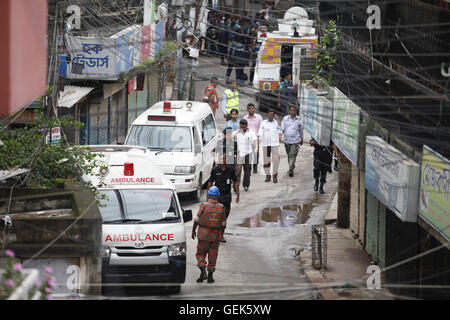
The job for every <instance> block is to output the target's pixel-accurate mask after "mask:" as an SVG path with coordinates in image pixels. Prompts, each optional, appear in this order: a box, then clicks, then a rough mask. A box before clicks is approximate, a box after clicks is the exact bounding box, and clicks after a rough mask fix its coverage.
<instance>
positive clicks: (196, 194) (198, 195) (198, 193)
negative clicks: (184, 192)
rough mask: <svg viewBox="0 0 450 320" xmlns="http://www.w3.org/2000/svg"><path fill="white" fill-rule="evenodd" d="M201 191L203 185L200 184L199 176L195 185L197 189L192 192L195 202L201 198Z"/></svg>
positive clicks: (200, 177) (200, 178)
mask: <svg viewBox="0 0 450 320" xmlns="http://www.w3.org/2000/svg"><path fill="white" fill-rule="evenodd" d="M202 190H203V184H202V175H201V174H200V176H199V178H198V185H197V189H196V190H195V191H194V192H192V198H193V199H194V200H195V201H197V202H198V201H200V199H201V197H202Z"/></svg>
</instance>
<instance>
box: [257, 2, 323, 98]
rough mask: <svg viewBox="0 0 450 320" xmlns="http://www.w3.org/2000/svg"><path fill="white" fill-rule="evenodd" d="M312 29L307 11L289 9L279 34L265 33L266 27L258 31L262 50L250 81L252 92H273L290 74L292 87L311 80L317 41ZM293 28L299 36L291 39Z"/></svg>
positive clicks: (280, 24)
mask: <svg viewBox="0 0 450 320" xmlns="http://www.w3.org/2000/svg"><path fill="white" fill-rule="evenodd" d="M312 25H313V21H312V20H308V13H307V12H306V10H304V9H303V8H300V7H292V8H291V9H289V10H288V11H286V13H285V15H284V19H278V30H275V31H272V32H268V31H267V28H266V27H265V26H261V27H260V30H259V32H258V42H261V47H260V49H259V52H258V57H257V60H256V66H255V76H254V78H253V86H254V87H255V88H257V89H259V90H260V91H266V92H270V91H275V90H277V89H278V86H279V84H280V81H282V77H283V76H284V75H285V74H287V73H290V74H292V81H293V83H294V85H299V82H300V81H301V80H309V79H311V78H312V73H313V70H314V67H315V62H316V51H317V40H318V38H317V35H316V34H315V33H316V31H315V29H314V28H312ZM294 28H296V31H297V32H298V35H294Z"/></svg>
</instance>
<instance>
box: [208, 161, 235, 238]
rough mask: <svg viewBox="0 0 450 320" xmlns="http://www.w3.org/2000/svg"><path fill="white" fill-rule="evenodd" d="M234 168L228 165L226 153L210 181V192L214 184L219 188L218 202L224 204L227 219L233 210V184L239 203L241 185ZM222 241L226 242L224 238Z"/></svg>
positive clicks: (214, 169)
mask: <svg viewBox="0 0 450 320" xmlns="http://www.w3.org/2000/svg"><path fill="white" fill-rule="evenodd" d="M234 167H235V166H234V164H230V165H229V164H227V155H226V153H224V154H223V155H222V163H220V164H218V165H216V166H215V167H214V168H213V169H212V170H211V176H210V178H209V180H208V190H209V189H210V188H211V187H212V186H213V184H215V186H216V187H218V188H219V191H220V196H219V198H218V200H219V203H221V204H223V206H224V207H225V215H226V218H228V216H229V215H230V210H231V200H232V196H231V184H233V188H234V191H235V192H236V203H239V183H238V181H237V178H236V173H235V169H234ZM224 232H225V227H224V228H223V233H224ZM221 241H222V242H226V240H225V238H224V237H223V236H222V238H221Z"/></svg>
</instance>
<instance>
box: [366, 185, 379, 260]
mask: <svg viewBox="0 0 450 320" xmlns="http://www.w3.org/2000/svg"><path fill="white" fill-rule="evenodd" d="M366 207H367V210H366V250H367V253H368V254H369V255H370V256H371V257H372V260H374V261H375V262H378V261H377V258H378V199H377V198H376V197H375V196H374V195H373V194H372V193H371V192H370V191H368V190H367V191H366Z"/></svg>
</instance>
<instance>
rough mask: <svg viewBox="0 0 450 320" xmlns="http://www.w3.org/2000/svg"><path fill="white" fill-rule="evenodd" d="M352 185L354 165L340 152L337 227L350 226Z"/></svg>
mask: <svg viewBox="0 0 450 320" xmlns="http://www.w3.org/2000/svg"><path fill="white" fill-rule="evenodd" d="M351 183H352V163H351V162H350V160H348V159H347V157H346V156H345V155H343V154H342V152H340V151H339V177H338V184H339V185H338V211H337V224H336V225H337V227H338V228H348V227H349V226H350V194H351Z"/></svg>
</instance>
